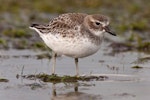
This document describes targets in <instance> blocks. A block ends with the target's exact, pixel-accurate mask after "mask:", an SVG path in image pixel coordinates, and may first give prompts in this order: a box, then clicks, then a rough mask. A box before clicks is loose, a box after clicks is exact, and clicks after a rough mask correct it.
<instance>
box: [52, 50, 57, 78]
mask: <svg viewBox="0 0 150 100" xmlns="http://www.w3.org/2000/svg"><path fill="white" fill-rule="evenodd" d="M56 57H57V54H56V53H55V52H53V54H52V59H53V66H52V75H53V74H55V66H56Z"/></svg>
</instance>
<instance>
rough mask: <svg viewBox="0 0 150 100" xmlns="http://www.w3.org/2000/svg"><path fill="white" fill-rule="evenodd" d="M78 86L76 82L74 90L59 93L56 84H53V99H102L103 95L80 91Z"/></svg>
mask: <svg viewBox="0 0 150 100" xmlns="http://www.w3.org/2000/svg"><path fill="white" fill-rule="evenodd" d="M78 86H79V84H78V83H74V87H73V88H74V90H73V91H72V92H66V91H65V90H63V93H60V94H57V90H56V86H55V84H52V96H51V100H102V97H101V95H92V94H88V93H83V92H79V90H78Z"/></svg>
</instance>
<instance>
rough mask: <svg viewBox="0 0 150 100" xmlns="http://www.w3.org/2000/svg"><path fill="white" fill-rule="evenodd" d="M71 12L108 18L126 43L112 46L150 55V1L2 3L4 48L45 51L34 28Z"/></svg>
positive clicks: (12, 0)
mask: <svg viewBox="0 0 150 100" xmlns="http://www.w3.org/2000/svg"><path fill="white" fill-rule="evenodd" d="M68 12H81V13H88V14H93V13H99V14H104V15H107V16H109V17H110V19H111V27H112V29H113V30H114V31H115V32H116V34H118V36H120V37H122V38H124V40H125V41H124V42H123V43H115V44H113V45H112V46H114V47H118V46H119V47H120V45H122V46H125V47H126V48H127V49H126V50H133V49H134V50H138V51H144V52H147V53H149V52H150V41H149V40H150V2H149V0H0V48H1V49H41V50H45V49H46V47H45V45H44V44H43V42H42V41H41V40H40V38H39V37H38V35H37V34H35V32H33V31H32V30H30V29H29V26H30V24H31V23H48V22H49V20H50V19H51V18H53V17H56V16H57V15H59V14H62V13H68Z"/></svg>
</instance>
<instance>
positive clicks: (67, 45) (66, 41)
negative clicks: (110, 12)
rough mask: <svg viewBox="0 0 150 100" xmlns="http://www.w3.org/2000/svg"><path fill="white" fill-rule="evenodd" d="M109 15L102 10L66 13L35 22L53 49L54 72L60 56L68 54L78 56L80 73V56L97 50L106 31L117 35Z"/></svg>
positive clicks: (37, 29) (37, 28) (77, 73)
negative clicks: (110, 26) (48, 19)
mask: <svg viewBox="0 0 150 100" xmlns="http://www.w3.org/2000/svg"><path fill="white" fill-rule="evenodd" d="M108 26H109V18H108V17H107V16H105V15H101V14H92V15H88V14H85V13H66V14H62V15H59V16H58V17H56V18H53V19H52V20H50V22H49V23H48V24H45V25H43V24H32V25H31V26H30V28H31V29H33V30H35V31H36V32H37V33H38V34H39V36H40V37H41V38H42V40H43V41H44V42H45V44H46V45H47V46H48V47H49V48H51V49H52V51H53V67H52V74H55V65H56V56H57V54H59V55H66V56H69V57H72V58H74V59H75V65H76V75H77V76H79V68H78V58H83V57H87V56H90V55H92V54H94V53H96V52H97V51H98V50H99V48H100V45H101V43H102V40H103V38H104V34H105V33H109V34H111V35H113V36H116V34H115V33H113V32H111V31H110V29H109V27H108Z"/></svg>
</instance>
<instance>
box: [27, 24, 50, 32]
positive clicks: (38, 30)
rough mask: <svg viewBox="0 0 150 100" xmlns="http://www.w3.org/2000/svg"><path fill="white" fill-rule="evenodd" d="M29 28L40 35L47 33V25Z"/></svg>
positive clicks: (36, 25) (35, 25)
mask: <svg viewBox="0 0 150 100" xmlns="http://www.w3.org/2000/svg"><path fill="white" fill-rule="evenodd" d="M29 28H30V29H33V30H36V31H37V32H40V33H48V32H49V27H48V25H42V24H32V25H31V26H30V27H29Z"/></svg>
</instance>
